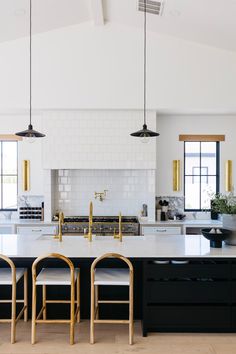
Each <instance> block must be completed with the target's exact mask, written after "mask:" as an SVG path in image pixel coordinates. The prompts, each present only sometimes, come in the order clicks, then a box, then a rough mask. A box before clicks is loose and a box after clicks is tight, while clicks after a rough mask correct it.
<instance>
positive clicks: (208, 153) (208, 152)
mask: <svg viewBox="0 0 236 354" xmlns="http://www.w3.org/2000/svg"><path fill="white" fill-rule="evenodd" d="M201 158H202V162H201V164H202V166H205V167H206V168H207V169H208V174H209V175H215V174H216V143H215V142H203V143H202V144H201ZM202 172H203V171H202Z"/></svg>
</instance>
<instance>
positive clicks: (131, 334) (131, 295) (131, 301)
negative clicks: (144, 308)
mask: <svg viewBox="0 0 236 354" xmlns="http://www.w3.org/2000/svg"><path fill="white" fill-rule="evenodd" d="M133 304H134V289H133V283H131V284H130V286H129V344H130V345H132V344H133V337H134V318H133V317H134V314H133V312H134V309H133V306H134V305H133Z"/></svg>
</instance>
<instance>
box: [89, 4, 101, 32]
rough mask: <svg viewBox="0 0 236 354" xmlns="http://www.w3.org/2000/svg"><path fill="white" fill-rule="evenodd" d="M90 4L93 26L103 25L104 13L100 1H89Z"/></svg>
mask: <svg viewBox="0 0 236 354" xmlns="http://www.w3.org/2000/svg"><path fill="white" fill-rule="evenodd" d="M90 2H91V13H92V18H93V22H94V24H95V26H102V25H104V13H103V6H102V0H90Z"/></svg>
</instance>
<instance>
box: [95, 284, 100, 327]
mask: <svg viewBox="0 0 236 354" xmlns="http://www.w3.org/2000/svg"><path fill="white" fill-rule="evenodd" d="M95 311H96V312H95V319H96V320H98V318H99V307H98V285H95Z"/></svg>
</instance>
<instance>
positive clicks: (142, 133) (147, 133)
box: [130, 0, 160, 142]
mask: <svg viewBox="0 0 236 354" xmlns="http://www.w3.org/2000/svg"><path fill="white" fill-rule="evenodd" d="M143 49H144V50H143V54H144V58H143V59H144V60H143V64H144V68H143V120H144V122H143V123H144V124H143V129H141V130H138V131H137V132H134V133H131V134H130V135H131V136H134V137H138V138H143V140H142V141H143V142H147V141H148V139H149V138H152V137H155V136H159V135H160V134H159V133H156V132H153V131H151V130H149V129H148V128H147V119H146V116H147V112H146V101H147V84H146V83H147V0H144V46H143Z"/></svg>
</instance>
